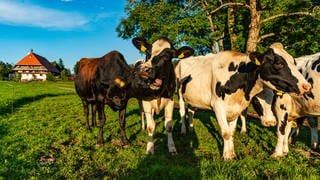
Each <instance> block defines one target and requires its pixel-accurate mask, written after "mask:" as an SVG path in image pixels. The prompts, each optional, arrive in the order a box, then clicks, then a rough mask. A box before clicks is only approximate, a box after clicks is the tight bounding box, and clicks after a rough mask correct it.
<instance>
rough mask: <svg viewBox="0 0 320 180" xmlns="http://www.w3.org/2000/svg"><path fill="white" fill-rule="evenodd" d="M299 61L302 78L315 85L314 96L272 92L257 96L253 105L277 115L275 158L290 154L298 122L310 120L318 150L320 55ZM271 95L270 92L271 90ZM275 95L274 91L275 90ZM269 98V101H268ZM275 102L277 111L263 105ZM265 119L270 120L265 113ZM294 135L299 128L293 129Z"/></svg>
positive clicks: (312, 88)
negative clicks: (291, 136)
mask: <svg viewBox="0 0 320 180" xmlns="http://www.w3.org/2000/svg"><path fill="white" fill-rule="evenodd" d="M295 60H296V62H297V68H298V69H299V71H300V72H301V73H302V75H303V76H304V77H305V79H307V81H308V82H309V83H310V84H311V86H312V87H311V91H310V93H307V94H304V95H298V94H294V93H290V94H278V95H277V96H275V94H274V93H271V94H270V93H269V94H268V95H265V94H263V93H264V92H263V93H261V94H262V95H263V96H260V97H257V101H256V102H253V105H254V106H259V107H260V109H263V110H264V112H266V114H271V113H274V114H275V117H274V118H275V119H277V120H278V128H277V137H278V141H277V145H276V148H275V152H274V153H273V155H272V156H273V157H279V156H284V155H286V154H287V153H288V152H289V145H288V144H289V143H288V142H289V139H290V131H291V127H292V125H293V124H294V125H295V124H296V121H300V122H298V123H299V124H301V120H303V119H305V118H307V120H308V124H309V126H310V128H311V148H313V149H317V147H318V130H317V122H318V120H320V82H319V80H318V79H319V78H320V53H317V54H313V55H309V56H303V57H299V58H296V59H295ZM269 92H270V90H269ZM271 92H272V91H271ZM266 99H267V100H266ZM270 99H273V105H272V106H273V109H271V108H270V106H265V104H263V103H261V102H263V101H270ZM260 117H261V119H262V120H263V119H266V118H265V114H263V115H262V116H260ZM292 130H293V132H291V134H294V132H295V131H296V130H297V129H296V128H294V129H292Z"/></svg>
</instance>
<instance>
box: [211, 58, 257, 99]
mask: <svg viewBox="0 0 320 180" xmlns="http://www.w3.org/2000/svg"><path fill="white" fill-rule="evenodd" d="M256 69H257V66H256V65H255V64H254V63H251V62H249V63H245V62H241V63H240V64H239V69H238V72H236V73H235V74H233V75H232V76H230V78H229V80H228V81H227V82H226V83H225V84H224V85H221V82H218V83H217V84H216V94H217V95H218V96H219V97H222V99H224V97H225V94H232V93H234V92H236V91H237V90H238V89H242V90H243V91H244V93H245V98H246V100H247V101H249V100H250V92H251V90H252V88H253V86H254V84H255V82H256V80H257V78H258V74H257V72H256Z"/></svg>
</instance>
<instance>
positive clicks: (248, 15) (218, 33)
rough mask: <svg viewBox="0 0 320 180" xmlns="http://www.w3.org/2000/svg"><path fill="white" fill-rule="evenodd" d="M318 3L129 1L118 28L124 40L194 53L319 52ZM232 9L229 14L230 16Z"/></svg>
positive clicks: (295, 0)
mask: <svg viewBox="0 0 320 180" xmlns="http://www.w3.org/2000/svg"><path fill="white" fill-rule="evenodd" d="M317 2H318V1H314V0H313V1H312V0H290V1H273V0H246V1H245V0H219V1H216V0H202V1H198V0H178V1H172V0H131V1H128V3H127V6H126V8H125V11H126V13H127V17H125V18H123V19H122V20H121V22H120V23H119V25H118V27H117V29H116V30H117V32H118V35H119V36H120V37H122V38H124V39H129V38H133V37H136V36H140V37H144V38H145V39H150V41H153V40H155V39H156V38H158V37H159V36H167V37H168V38H169V39H171V40H173V41H174V43H176V44H179V45H185V44H188V45H190V46H192V47H193V48H195V49H196V50H197V52H198V53H200V54H202V53H206V52H209V51H213V52H215V51H217V47H218V46H219V49H220V50H228V49H234V50H238V51H241V52H251V51H255V50H258V51H260V50H263V49H264V48H266V47H268V46H269V45H270V43H272V42H275V41H278V42H282V43H283V44H284V45H285V46H286V47H287V49H288V50H289V51H291V52H292V53H293V55H295V56H298V55H304V54H311V53H315V52H316V51H319V49H320V43H319V42H320V41H319V40H320V37H319V33H318V32H319V31H320V27H319V26H320V25H319V24H320V23H319V9H320V8H319V7H318V5H319V4H317ZM231 8H232V10H233V11H230V9H231Z"/></svg>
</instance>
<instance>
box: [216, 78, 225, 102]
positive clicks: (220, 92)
mask: <svg viewBox="0 0 320 180" xmlns="http://www.w3.org/2000/svg"><path fill="white" fill-rule="evenodd" d="M216 94H217V96H219V97H221V98H222V99H224V97H225V91H224V89H223V86H221V82H220V81H219V82H217V84H216Z"/></svg>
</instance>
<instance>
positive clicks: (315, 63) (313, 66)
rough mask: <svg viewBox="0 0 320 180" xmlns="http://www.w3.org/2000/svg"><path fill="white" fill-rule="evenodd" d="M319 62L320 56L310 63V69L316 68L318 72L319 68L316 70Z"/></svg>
mask: <svg viewBox="0 0 320 180" xmlns="http://www.w3.org/2000/svg"><path fill="white" fill-rule="evenodd" d="M319 64H320V58H319V59H317V60H316V61H314V62H313V63H312V65H311V69H312V70H315V69H316V68H317V71H318V72H319V70H318V68H319V67H317V66H318V65H319Z"/></svg>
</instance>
